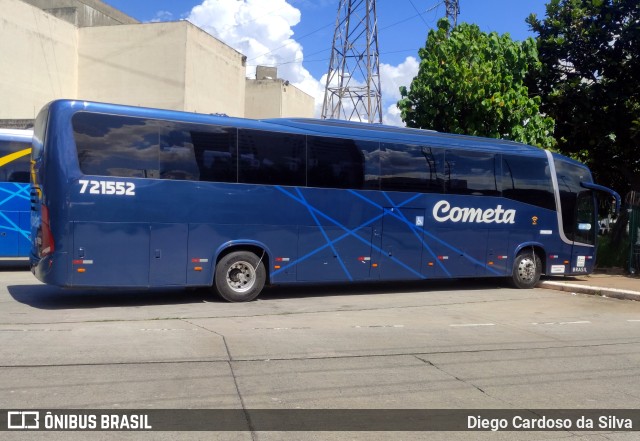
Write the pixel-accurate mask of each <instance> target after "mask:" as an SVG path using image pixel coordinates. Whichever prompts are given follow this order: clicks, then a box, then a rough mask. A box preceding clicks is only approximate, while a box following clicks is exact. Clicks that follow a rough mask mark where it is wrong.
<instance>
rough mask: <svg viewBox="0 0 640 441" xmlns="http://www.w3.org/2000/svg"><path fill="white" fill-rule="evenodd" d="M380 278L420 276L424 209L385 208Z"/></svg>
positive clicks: (415, 277)
mask: <svg viewBox="0 0 640 441" xmlns="http://www.w3.org/2000/svg"><path fill="white" fill-rule="evenodd" d="M383 210H384V216H383V218H382V237H381V247H380V248H381V250H382V251H381V253H382V255H381V257H380V266H379V270H380V279H381V280H390V279H419V278H422V277H423V274H424V271H422V250H423V248H424V230H423V228H424V213H425V211H424V208H405V207H402V208H397V207H394V208H384V209H383Z"/></svg>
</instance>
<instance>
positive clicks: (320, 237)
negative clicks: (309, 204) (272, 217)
mask: <svg viewBox="0 0 640 441" xmlns="http://www.w3.org/2000/svg"><path fill="white" fill-rule="evenodd" d="M372 234H373V229H372V228H371V227H365V228H360V229H358V230H357V231H355V232H350V231H346V230H345V229H343V228H339V227H326V226H317V227H300V238H299V244H298V250H299V251H298V255H299V256H300V261H299V262H298V264H297V280H300V281H306V282H313V281H318V282H328V281H339V280H344V281H354V280H368V279H369V278H370V273H371V261H372V256H371V238H372Z"/></svg>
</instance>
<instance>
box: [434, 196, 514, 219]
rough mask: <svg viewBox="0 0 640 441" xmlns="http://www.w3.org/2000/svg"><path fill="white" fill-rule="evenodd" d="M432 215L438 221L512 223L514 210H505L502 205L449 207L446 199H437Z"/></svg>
mask: <svg viewBox="0 0 640 441" xmlns="http://www.w3.org/2000/svg"><path fill="white" fill-rule="evenodd" d="M433 217H434V219H435V220H436V221H438V222H447V221H449V222H475V223H478V224H481V223H485V224H492V223H494V222H495V223H496V224H513V223H515V219H516V210H505V209H503V208H502V205H498V206H497V207H496V208H488V209H486V210H483V209H482V208H467V207H451V204H450V203H449V202H448V201H439V202H438V203H437V204H436V205H434V207H433Z"/></svg>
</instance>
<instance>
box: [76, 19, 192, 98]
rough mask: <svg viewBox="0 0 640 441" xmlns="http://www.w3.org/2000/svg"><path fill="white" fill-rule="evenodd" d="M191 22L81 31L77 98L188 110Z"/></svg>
mask: <svg viewBox="0 0 640 441" xmlns="http://www.w3.org/2000/svg"><path fill="white" fill-rule="evenodd" d="M187 26H188V24H187V23H186V22H169V23H147V24H134V25H120V26H102V27H92V28H81V29H79V35H80V40H79V41H80V44H79V46H78V60H79V61H78V71H79V74H78V98H79V99H83V100H90V101H102V102H109V103H117V104H129V105H134V106H144V107H158V108H163V109H171V110H183V109H184V89H185V46H186V39H187V32H186V28H187Z"/></svg>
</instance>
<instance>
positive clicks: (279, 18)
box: [187, 0, 418, 125]
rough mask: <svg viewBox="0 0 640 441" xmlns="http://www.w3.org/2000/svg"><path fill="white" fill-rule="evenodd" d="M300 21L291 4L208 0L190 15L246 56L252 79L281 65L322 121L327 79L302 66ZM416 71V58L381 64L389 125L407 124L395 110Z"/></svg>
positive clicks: (281, 74)
mask: <svg viewBox="0 0 640 441" xmlns="http://www.w3.org/2000/svg"><path fill="white" fill-rule="evenodd" d="M300 19H301V13H300V10H299V9H297V8H295V7H294V6H292V5H291V4H289V3H287V1H286V0H204V1H203V2H202V4H200V5H198V6H196V7H194V8H193V9H192V10H191V12H190V14H189V15H188V16H187V20H189V21H190V22H191V23H193V24H195V25H196V26H198V27H200V28H202V29H204V30H205V31H207V32H208V33H210V34H211V35H213V36H215V37H216V38H218V39H220V40H221V41H223V42H224V43H226V44H228V45H229V46H231V47H233V48H234V49H236V50H238V51H239V52H241V53H243V54H244V55H246V57H247V76H248V77H253V76H254V75H255V66H256V65H258V64H259V65H264V66H277V67H278V77H280V78H283V79H286V80H289V81H290V82H291V83H292V84H293V85H295V86H296V87H298V88H300V89H301V90H303V91H304V92H306V93H308V94H309V95H311V96H313V97H314V98H315V100H316V116H318V117H319V116H320V113H321V110H322V102H323V100H324V88H325V83H326V74H325V75H323V76H322V77H321V78H320V79H316V78H314V77H313V76H312V75H311V73H310V72H309V71H308V70H307V69H305V68H304V67H303V66H302V60H303V48H302V45H301V44H300V43H298V42H297V41H296V40H295V35H294V32H293V29H292V28H293V27H294V26H295V25H297V24H298V23H299V22H300ZM294 60H295V62H292V61H294ZM327 63H328V60H327ZM417 66H418V62H417V61H416V60H415V58H413V57H408V58H407V59H406V60H405V61H404V62H403V63H402V64H400V65H398V66H391V65H388V64H381V65H380V67H381V69H380V79H381V87H382V93H383V100H382V101H383V108H384V109H385V110H384V116H383V118H384V121H385V123H388V124H395V125H402V123H401V121H400V118H399V112H396V111H394V109H393V107H395V103H396V101H397V100H398V99H399V97H400V94H399V92H398V87H399V86H400V85H407V86H408V85H409V84H410V82H411V79H412V78H413V76H414V75H415V74H416V73H417V72H418V67H417ZM327 67H328V66H327ZM396 110H397V109H396Z"/></svg>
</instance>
